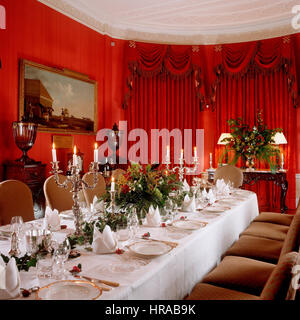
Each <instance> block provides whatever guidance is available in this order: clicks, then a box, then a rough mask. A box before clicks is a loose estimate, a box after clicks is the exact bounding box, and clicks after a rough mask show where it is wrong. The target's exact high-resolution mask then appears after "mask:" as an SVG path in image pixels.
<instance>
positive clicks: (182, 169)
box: [165, 157, 198, 182]
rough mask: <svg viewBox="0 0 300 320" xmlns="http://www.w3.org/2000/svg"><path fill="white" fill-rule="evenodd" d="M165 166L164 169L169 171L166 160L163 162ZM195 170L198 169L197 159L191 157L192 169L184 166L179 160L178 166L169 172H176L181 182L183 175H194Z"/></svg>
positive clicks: (168, 162)
mask: <svg viewBox="0 0 300 320" xmlns="http://www.w3.org/2000/svg"><path fill="white" fill-rule="evenodd" d="M165 164H166V169H167V170H168V171H170V169H169V168H170V164H171V162H170V160H168V159H167V160H166V161H165ZM197 168H198V157H193V167H187V166H184V159H183V158H179V166H176V167H174V168H173V169H172V170H171V171H172V172H174V173H175V172H176V170H177V171H178V175H179V180H180V181H181V182H182V181H183V177H184V175H185V174H193V173H196V172H197Z"/></svg>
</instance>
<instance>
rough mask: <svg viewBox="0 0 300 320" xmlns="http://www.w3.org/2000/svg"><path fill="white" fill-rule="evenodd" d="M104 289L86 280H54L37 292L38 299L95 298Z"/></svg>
mask: <svg viewBox="0 0 300 320" xmlns="http://www.w3.org/2000/svg"><path fill="white" fill-rule="evenodd" d="M101 294H102V290H101V289H100V288H99V287H98V286H97V285H96V284H94V283H92V282H90V281H84V280H62V281H56V282H52V283H50V284H48V285H46V286H44V287H42V288H40V289H39V290H38V291H37V292H36V299H37V300H95V299H97V298H98V297H100V296H101Z"/></svg>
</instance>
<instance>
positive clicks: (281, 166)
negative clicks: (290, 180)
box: [279, 158, 286, 172]
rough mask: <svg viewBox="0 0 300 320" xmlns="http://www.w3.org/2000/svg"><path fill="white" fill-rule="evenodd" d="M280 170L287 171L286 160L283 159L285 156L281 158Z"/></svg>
mask: <svg viewBox="0 0 300 320" xmlns="http://www.w3.org/2000/svg"><path fill="white" fill-rule="evenodd" d="M279 171H280V172H285V171H286V170H285V169H284V161H283V158H281V162H280V169H279Z"/></svg>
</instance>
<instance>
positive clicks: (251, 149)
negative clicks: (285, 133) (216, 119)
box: [222, 112, 282, 171]
mask: <svg viewBox="0 0 300 320" xmlns="http://www.w3.org/2000/svg"><path fill="white" fill-rule="evenodd" d="M227 122H228V124H229V126H230V129H231V137H230V138H225V139H223V142H227V144H226V149H225V153H224V155H225V154H228V152H229V151H234V157H233V159H232V161H231V162H230V164H233V165H234V164H236V163H237V161H238V160H239V158H240V157H241V158H242V159H243V160H244V161H247V162H248V166H249V167H250V168H251V167H252V166H253V165H254V159H255V158H256V159H257V160H264V161H266V162H267V163H268V164H269V165H270V168H271V170H272V171H274V170H275V169H276V164H275V163H274V161H272V157H273V156H276V155H278V154H279V149H278V148H277V147H276V146H275V145H273V144H272V143H274V136H275V134H276V133H277V132H281V131H282V129H281V128H276V129H268V128H267V126H266V125H265V124H264V121H263V119H262V116H261V112H259V113H258V115H257V125H256V126H253V128H250V127H249V125H248V124H245V123H244V122H243V119H242V118H237V119H230V120H228V121H227ZM224 155H223V157H224ZM223 157H222V158H223Z"/></svg>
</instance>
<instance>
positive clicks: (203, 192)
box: [202, 188, 207, 199]
mask: <svg viewBox="0 0 300 320" xmlns="http://www.w3.org/2000/svg"><path fill="white" fill-rule="evenodd" d="M202 198H203V199H207V191H206V188H204V189H203V190H202Z"/></svg>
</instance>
